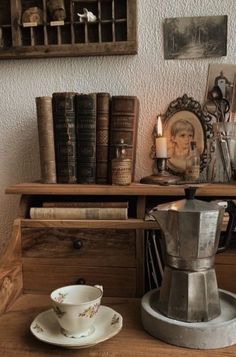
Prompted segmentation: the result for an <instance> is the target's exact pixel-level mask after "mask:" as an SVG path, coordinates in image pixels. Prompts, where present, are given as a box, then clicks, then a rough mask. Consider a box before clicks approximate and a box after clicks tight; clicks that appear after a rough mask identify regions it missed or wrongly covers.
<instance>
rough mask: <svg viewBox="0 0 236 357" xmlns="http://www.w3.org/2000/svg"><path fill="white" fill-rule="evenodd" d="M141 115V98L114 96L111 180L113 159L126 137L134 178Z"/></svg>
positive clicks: (111, 133)
mask: <svg viewBox="0 0 236 357" xmlns="http://www.w3.org/2000/svg"><path fill="white" fill-rule="evenodd" d="M138 115H139V100H138V98H137V97H136V96H113V97H112V100H111V118H110V134H109V139H110V143H109V180H110V182H111V160H112V159H114V158H115V155H116V145H117V144H119V143H120V142H121V139H124V143H125V144H127V157H128V158H130V159H131V161H132V173H131V176H132V181H133V180H134V174H135V172H134V170H135V158H136V141H137V128H138Z"/></svg>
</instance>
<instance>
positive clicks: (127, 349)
mask: <svg viewBox="0 0 236 357" xmlns="http://www.w3.org/2000/svg"><path fill="white" fill-rule="evenodd" d="M103 304H104V305H108V306H111V307H112V308H113V309H115V310H116V311H118V312H119V313H121V314H122V316H123V319H124V326H123V329H122V331H121V332H120V333H119V334H118V335H116V336H114V337H113V338H112V339H110V340H107V341H104V342H102V343H100V344H98V345H96V346H93V347H90V348H86V349H81V350H78V349H77V350H69V349H64V348H61V347H57V346H53V345H49V344H46V343H43V342H41V341H39V340H37V339H36V338H35V337H34V336H33V335H32V334H31V332H30V329H29V327H30V324H31V322H32V320H33V319H34V317H35V316H36V315H37V314H38V313H39V312H41V311H44V310H46V309H48V308H50V301H49V296H48V295H31V294H24V295H21V296H20V297H19V298H18V299H17V300H16V302H15V303H14V304H13V306H12V307H11V309H10V310H9V311H8V312H6V313H5V314H4V315H2V316H1V317H0V355H1V356H2V357H15V356H17V357H21V356H22V357H29V356H35V357H47V356H50V357H52V356H57V357H58V356H80V357H131V356H132V357H144V356H145V357H159V356H160V357H165V356H172V357H178V356H181V357H183V356H184V357H188V356H191V357H194V356H197V357H201V356H214V357H217V356H222V357H223V356H224V357H225V356H236V345H235V346H232V347H227V348H223V349H217V350H193V349H186V348H180V347H175V346H171V345H168V344H166V343H164V342H161V341H159V340H157V339H155V338H153V337H152V336H150V335H149V334H148V333H146V332H145V331H144V330H143V328H142V324H141V317H140V300H139V299H130V298H104V299H103Z"/></svg>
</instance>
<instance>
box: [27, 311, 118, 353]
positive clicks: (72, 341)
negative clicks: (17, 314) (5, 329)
mask: <svg viewBox="0 0 236 357" xmlns="http://www.w3.org/2000/svg"><path fill="white" fill-rule="evenodd" d="M122 325H123V318H122V316H121V315H120V314H119V313H118V312H116V311H115V310H113V309H111V308H110V307H107V306H103V305H101V306H100V308H99V311H98V314H97V317H96V320H95V323H94V325H93V327H94V331H93V332H92V333H91V334H89V335H88V336H85V337H80V338H71V337H66V336H64V335H63V334H62V333H61V330H60V326H59V324H58V322H57V320H56V317H55V313H54V311H53V310H52V309H50V310H47V311H44V312H41V313H40V314H39V315H38V316H37V317H36V318H35V319H34V321H33V322H32V323H31V325H30V330H31V332H32V334H33V335H34V336H35V337H36V338H38V339H39V340H40V341H43V342H46V343H50V344H53V345H57V346H62V347H65V348H78V349H79V348H86V347H91V346H94V345H96V344H97V343H100V342H103V341H105V340H108V339H110V338H111V337H113V336H115V335H116V334H117V333H118V332H120V330H121V329H122Z"/></svg>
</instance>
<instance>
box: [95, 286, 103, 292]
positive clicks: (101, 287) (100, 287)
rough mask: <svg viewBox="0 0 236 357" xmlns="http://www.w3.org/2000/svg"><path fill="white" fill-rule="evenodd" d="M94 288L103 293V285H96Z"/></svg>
mask: <svg viewBox="0 0 236 357" xmlns="http://www.w3.org/2000/svg"><path fill="white" fill-rule="evenodd" d="M94 287H95V288H98V289H100V290H101V292H102V293H103V286H102V285H94Z"/></svg>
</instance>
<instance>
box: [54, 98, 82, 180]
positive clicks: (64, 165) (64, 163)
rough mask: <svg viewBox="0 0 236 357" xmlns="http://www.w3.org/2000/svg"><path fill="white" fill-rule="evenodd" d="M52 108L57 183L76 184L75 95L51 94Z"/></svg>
mask: <svg viewBox="0 0 236 357" xmlns="http://www.w3.org/2000/svg"><path fill="white" fill-rule="evenodd" d="M52 106H53V122H54V140H55V153H56V168H57V181H58V183H76V182H77V153H76V129H75V93H70V92H65V93H53V96H52Z"/></svg>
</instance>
